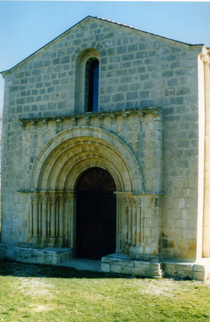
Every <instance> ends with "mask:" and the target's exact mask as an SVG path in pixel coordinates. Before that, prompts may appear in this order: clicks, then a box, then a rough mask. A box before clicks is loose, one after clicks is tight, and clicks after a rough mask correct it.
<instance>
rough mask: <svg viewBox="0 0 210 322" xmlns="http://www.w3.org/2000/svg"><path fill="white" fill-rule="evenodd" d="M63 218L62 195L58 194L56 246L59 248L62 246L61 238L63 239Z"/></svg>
mask: <svg viewBox="0 0 210 322" xmlns="http://www.w3.org/2000/svg"><path fill="white" fill-rule="evenodd" d="M63 220H64V216H63V195H62V194H61V193H59V194H58V236H59V238H58V245H59V246H60V247H62V246H63V238H64V232H63V227H64V223H63Z"/></svg>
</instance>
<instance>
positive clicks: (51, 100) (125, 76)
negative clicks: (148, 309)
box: [2, 17, 202, 260]
mask: <svg viewBox="0 0 210 322" xmlns="http://www.w3.org/2000/svg"><path fill="white" fill-rule="evenodd" d="M201 50H202V46H191V45H187V44H184V43H180V42H175V41H172V40H169V39H165V38H162V37H158V36H156V35H152V34H149V33H145V32H142V31H138V30H135V29H132V28H128V27H125V26H122V25H118V24H115V23H110V22H107V21H104V20H102V19H97V18H92V17H88V18H86V19H85V20H83V21H82V22H80V23H79V24H77V25H76V26H74V27H72V28H71V29H70V30H68V31H67V32H65V33H64V34H62V35H61V36H60V37H58V38H56V39H55V40H54V41H52V42H51V43H49V44H47V45H46V46H45V47H43V48H42V49H40V50H39V51H37V52H36V53H35V54H34V55H32V56H31V57H29V58H28V59H26V60H25V61H23V62H22V63H20V64H19V65H18V66H17V67H15V68H13V69H12V70H11V71H10V72H5V73H3V75H4V77H5V100H4V102H5V103H4V104H5V105H4V116H3V117H4V119H3V137H2V142H3V152H2V158H3V162H2V186H3V190H2V242H9V243H16V242H25V239H26V231H27V229H28V211H29V210H28V205H29V204H30V196H28V195H27V196H25V195H24V194H20V193H18V192H17V190H19V189H20V188H21V189H26V188H27V187H28V180H29V179H28V178H29V177H30V172H31V170H32V168H33V165H34V162H35V160H36V157H37V155H38V152H37V151H38V150H40V149H41V148H42V147H43V145H44V144H46V142H48V141H49V140H50V138H52V137H53V135H54V134H55V132H56V131H57V130H58V129H59V127H63V128H64V127H65V126H73V125H74V124H75V123H74V120H73V119H71V120H70V119H69V120H68V119H67V120H62V122H60V121H59V118H57V117H58V116H62V115H74V114H75V113H76V114H78V111H80V113H81V110H80V106H78V101H79V100H80V98H79V97H78V90H77V87H76V84H78V79H79V78H78V77H79V75H80V73H78V70H79V69H78V68H79V67H78V64H80V60H79V59H78V57H79V55H80V54H81V53H83V54H84V55H86V56H87V57H88V52H90V54H91V53H92V54H94V53H95V52H97V57H98V59H99V62H100V67H99V88H100V90H99V112H101V113H102V112H106V111H111V112H116V111H126V110H132V109H144V108H145V109H146V108H150V107H151V108H155V107H161V108H162V110H163V114H162V121H163V132H161V133H162V134H161V135H163V140H162V143H160V141H161V140H160V138H159V134H158V131H157V132H156V135H157V136H156V137H154V136H153V130H152V129H150V126H151V124H152V122H150V118H153V117H154V114H147V116H146V117H145V118H144V119H143V117H142V116H141V115H139V116H138V118H140V120H139V119H138V120H137V117H136V116H135V115H134V116H132V115H131V116H129V118H128V117H127V115H126V113H125V114H124V115H120V116H118V118H119V122H115V118H112V117H110V116H106V117H102V118H99V117H98V116H97V117H95V118H92V119H91V125H92V126H101V127H105V128H106V129H107V130H108V131H111V132H114V133H117V135H119V136H120V137H121V138H122V139H123V140H125V141H126V143H127V144H128V145H129V146H130V147H131V149H132V150H133V151H134V152H135V154H136V157H137V158H138V159H139V162H140V163H141V166H142V171H143V173H144V177H145V191H157V190H159V187H160V186H162V187H163V191H164V197H163V199H162V206H161V239H160V245H159V246H160V250H161V255H162V257H163V258H177V259H190V260H191V259H194V258H195V256H196V245H197V240H196V236H197V235H196V234H197V195H198V191H197V181H198V123H197V122H198V79H197V57H198V54H199V53H200V52H201ZM82 57H83V56H82ZM84 112H85V111H84ZM46 117H55V118H56V120H57V122H55V121H53V120H50V121H49V122H48V123H47V126H46V124H45V122H44V120H43V122H38V123H36V122H35V124H31V123H30V124H29V125H27V127H31V130H30V131H25V132H24V131H23V129H22V128H21V126H20V123H19V119H31V120H32V119H35V118H46ZM84 122H89V120H88V118H87V119H84V118H81V119H79V120H78V123H77V126H79V125H81V126H82V125H83V124H84ZM67 124H68V125H67ZM155 124H156V125H155V126H156V127H157V130H158V127H159V121H158V122H157V123H155ZM23 133H24V134H23ZM155 140H156V141H155ZM154 142H155V147H156V146H158V144H162V145H161V149H162V152H163V154H162V155H158V154H159V153H160V149H159V148H157V149H156V148H155V149H154V146H153V152H154V153H155V154H157V155H156V156H157V158H156V159H155V160H156V161H155V162H157V164H156V165H154V164H153V162H154V158H153V157H151V149H150V148H148V150H147V149H144V150H142V145H144V146H145V145H146V146H147V145H148V147H151V145H152V144H153V145H154ZM158 142H159V143H158ZM28 151H30V152H28ZM143 151H144V152H143ZM146 153H147V155H146ZM11 155H12V158H11ZM160 162H161V163H162V175H161V176H160V173H159V174H157V173H155V171H153V167H158V166H160ZM136 180H138V178H136ZM161 180H162V182H161Z"/></svg>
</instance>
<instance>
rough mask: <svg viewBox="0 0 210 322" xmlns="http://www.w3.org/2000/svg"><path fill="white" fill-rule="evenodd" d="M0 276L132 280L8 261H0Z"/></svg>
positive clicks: (117, 275)
mask: <svg viewBox="0 0 210 322" xmlns="http://www.w3.org/2000/svg"><path fill="white" fill-rule="evenodd" d="M0 276H20V277H57V278H59V277H60V278H122V277H123V278H132V277H131V276H126V275H121V274H112V273H102V272H91V271H86V270H84V271H79V270H76V269H74V268H70V267H63V266H52V265H39V264H26V263H21V262H15V261H11V260H8V259H2V260H0Z"/></svg>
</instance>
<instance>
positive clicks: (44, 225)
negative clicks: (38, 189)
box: [42, 193, 48, 242]
mask: <svg viewBox="0 0 210 322" xmlns="http://www.w3.org/2000/svg"><path fill="white" fill-rule="evenodd" d="M47 201H48V196H47V194H46V193H45V194H43V195H42V239H43V242H46V236H47Z"/></svg>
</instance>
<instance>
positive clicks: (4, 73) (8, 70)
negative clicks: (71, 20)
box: [0, 15, 97, 76]
mask: <svg viewBox="0 0 210 322" xmlns="http://www.w3.org/2000/svg"><path fill="white" fill-rule="evenodd" d="M88 18H97V17H93V16H90V15H88V16H86V17H85V18H83V19H82V20H80V21H79V22H77V23H76V24H75V25H73V26H71V27H70V28H69V29H67V30H65V31H64V32H62V33H61V34H60V35H58V36H57V37H55V38H53V39H52V40H50V41H49V42H48V43H46V44H45V45H44V46H42V47H40V48H39V49H37V50H36V51H35V52H33V53H32V54H31V55H29V56H27V57H26V58H24V59H23V60H21V61H20V62H19V63H17V64H16V65H15V66H13V67H11V68H10V69H7V70H4V71H0V74H1V75H2V76H5V75H7V74H9V73H10V72H11V71H12V69H14V68H16V67H18V66H19V65H20V64H22V63H23V62H25V60H27V59H29V58H30V57H31V56H33V55H35V54H36V53H37V52H38V51H40V50H42V49H43V48H45V47H46V46H48V45H50V44H51V43H52V42H53V41H55V40H56V39H57V38H59V37H61V36H62V35H64V34H65V33H66V32H68V31H69V30H71V29H73V28H74V27H76V26H77V25H78V24H80V23H81V22H83V21H84V20H86V19H88Z"/></svg>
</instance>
